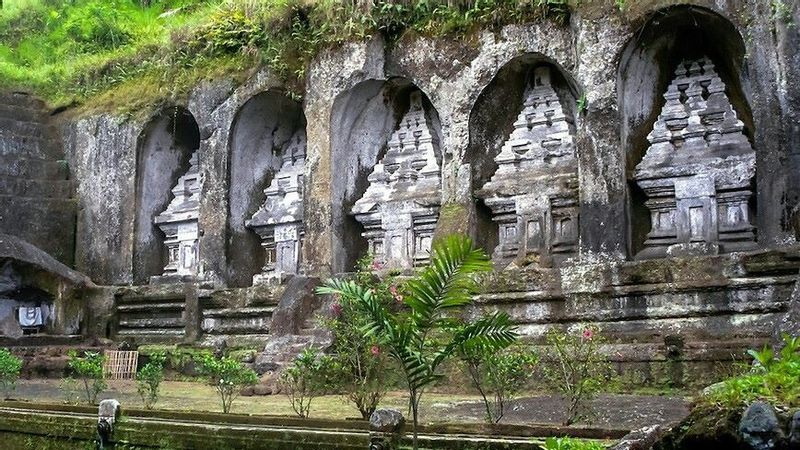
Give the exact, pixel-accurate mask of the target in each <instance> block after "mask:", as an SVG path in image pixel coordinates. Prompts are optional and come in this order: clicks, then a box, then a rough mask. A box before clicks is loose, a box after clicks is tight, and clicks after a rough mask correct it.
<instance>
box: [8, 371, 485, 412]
mask: <svg viewBox="0 0 800 450" xmlns="http://www.w3.org/2000/svg"><path fill="white" fill-rule="evenodd" d="M67 396H68V397H69V401H70V403H76V402H78V401H80V396H79V392H78V391H77V386H75V390H71V393H70V394H69V395H65V393H64V392H63V391H62V389H61V382H60V381H59V380H20V381H19V383H18V385H17V391H16V394H15V397H17V398H19V399H21V400H30V401H35V402H55V403H61V402H66V401H67V398H66V397H67ZM101 398H116V399H117V400H119V401H120V402H121V403H122V405H123V407H125V406H126V405H127V406H129V407H134V408H141V407H143V404H142V401H141V399H140V398H139V396H138V394H137V393H136V384H135V383H134V382H132V381H110V382H109V389H108V390H107V391H106V392H104V393H103V394H101ZM475 401H479V398H478V397H477V396H473V395H453V394H437V393H430V394H426V395H425V396H424V397H423V405H422V412H423V417H425V418H427V419H426V420H430V421H437V420H439V421H440V420H442V418H443V417H444V415H443V414H441V413H442V412H443V411H444V410H445V409H447V407H449V406H451V405H455V404H459V403H464V402H475ZM406 402H407V400H406V397H405V394H404V393H403V392H390V393H389V394H388V395H387V396H386V398H385V399H384V401H383V402H382V404H381V406H382V407H388V408H395V409H398V410H400V411H405V410H406V405H407V403H406ZM156 407H157V408H158V409H167V410H182V411H213V412H221V411H222V407H221V405H220V401H219V397H218V396H217V393H216V392H215V391H214V389H213V388H212V387H211V386H208V385H206V384H204V383H200V382H188V381H165V382H163V384H162V389H161V399H160V400H159V402H158V404H157V406H156ZM232 412H234V413H237V414H270V415H288V416H291V415H294V411H292V407H291V405H290V404H289V399H288V397H287V396H286V395H283V394H279V395H268V396H254V397H239V398H238V399H236V401H234V403H233V411H232ZM359 416H360V415H359V413H358V410H357V409H356V408H355V407H353V406H351V405H350V404H349V403H347V402H345V401H344V398H343V397H342V396H340V395H327V396H324V397H319V398H317V399H315V400H314V402H313V403H312V407H311V417H318V418H331V419H345V418H349V417H359Z"/></svg>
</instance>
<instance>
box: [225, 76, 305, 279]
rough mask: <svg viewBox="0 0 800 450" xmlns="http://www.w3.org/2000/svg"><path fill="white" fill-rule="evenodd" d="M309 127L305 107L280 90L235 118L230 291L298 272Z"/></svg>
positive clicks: (256, 98) (250, 102)
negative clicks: (303, 178) (307, 132)
mask: <svg viewBox="0 0 800 450" xmlns="http://www.w3.org/2000/svg"><path fill="white" fill-rule="evenodd" d="M305 127H306V121H305V117H304V115H303V108H302V106H301V104H300V103H299V102H297V101H295V100H292V99H291V98H289V97H288V96H287V94H286V93H285V92H283V91H279V90H275V89H270V90H267V91H264V92H261V93H259V94H257V95H255V96H253V97H252V98H250V99H249V100H247V102H245V103H244V105H243V106H242V107H241V108H240V109H239V111H238V112H237V114H236V117H235V118H234V122H233V126H232V127H231V133H230V148H229V155H230V158H229V167H230V172H229V178H228V179H229V183H228V184H229V189H228V219H227V223H228V226H227V228H228V229H227V242H226V247H225V252H226V261H227V269H226V271H227V275H226V278H227V284H228V286H230V287H247V286H250V285H251V284H253V283H260V282H265V281H279V280H280V279H281V278H284V277H285V276H286V275H291V274H296V273H298V269H299V267H298V264H299V263H300V259H299V258H300V248H301V247H300V239H301V238H302V235H303V232H304V231H303V226H302V218H303V200H302V195H303V192H302V190H303V180H302V176H303V167H304V161H305V153H306V150H305V146H306V144H305V140H306V136H305ZM291 224H294V225H291ZM290 229H291V230H293V231H290ZM290 249H291V251H290Z"/></svg>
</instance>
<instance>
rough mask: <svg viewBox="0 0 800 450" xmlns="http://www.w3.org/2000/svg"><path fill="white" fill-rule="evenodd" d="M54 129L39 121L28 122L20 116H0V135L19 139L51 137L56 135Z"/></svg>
mask: <svg viewBox="0 0 800 450" xmlns="http://www.w3.org/2000/svg"><path fill="white" fill-rule="evenodd" d="M56 133H57V131H56V129H55V128H54V127H53V126H51V125H46V124H43V123H41V122H29V121H26V120H22V118H19V119H17V118H9V117H0V136H5V137H10V138H12V139H13V138H16V137H19V138H21V139H24V138H31V137H32V138H40V139H51V138H52V137H54V136H56Z"/></svg>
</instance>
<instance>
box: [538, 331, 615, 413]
mask: <svg viewBox="0 0 800 450" xmlns="http://www.w3.org/2000/svg"><path fill="white" fill-rule="evenodd" d="M604 342H605V340H604V339H603V337H602V336H601V335H600V329H599V328H598V327H597V326H596V325H592V324H588V325H583V326H580V327H579V328H578V329H577V330H566V331H563V330H559V329H552V330H550V331H549V332H548V333H547V344H548V348H547V350H546V353H545V355H544V356H545V359H546V361H543V364H542V365H541V368H542V372H543V375H544V379H545V381H547V383H548V384H549V385H550V386H551V387H552V388H553V389H555V390H557V391H558V392H560V393H561V395H562V396H563V397H564V401H565V402H566V415H565V419H564V425H570V424H572V423H575V422H577V421H579V420H590V419H591V417H592V409H591V404H592V399H594V398H595V397H596V396H597V393H598V392H599V391H600V390H601V389H602V387H603V385H604V384H605V383H606V382H607V381H608V379H609V378H610V377H611V365H610V364H609V362H608V358H607V357H606V356H605V354H604V353H603V352H602V351H601V346H602V345H603V343H604Z"/></svg>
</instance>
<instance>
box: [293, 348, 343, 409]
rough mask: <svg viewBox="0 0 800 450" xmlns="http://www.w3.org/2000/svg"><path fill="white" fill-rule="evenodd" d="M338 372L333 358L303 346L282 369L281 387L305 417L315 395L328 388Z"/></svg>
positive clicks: (334, 380) (326, 391) (330, 388)
mask: <svg viewBox="0 0 800 450" xmlns="http://www.w3.org/2000/svg"><path fill="white" fill-rule="evenodd" d="M339 374H340V370H339V367H338V366H337V364H336V361H335V360H334V359H333V358H331V357H330V356H328V355H323V354H321V353H319V352H318V351H316V350H313V349H306V350H303V351H302V352H301V353H300V354H299V355H297V357H296V358H295V360H294V361H293V362H292V364H291V365H289V367H287V368H286V369H284V371H283V372H282V373H281V378H280V380H281V387H282V390H283V392H284V393H285V394H286V395H287V396H288V397H289V402H290V403H291V405H292V410H294V412H295V414H297V415H298V416H299V417H302V418H306V417H308V415H309V413H310V412H311V402H312V401H313V400H314V398H315V397H319V396H320V395H325V394H327V393H329V392H331V391H332V390H333V388H334V386H336V385H337V383H338V381H337V377H338V375H339Z"/></svg>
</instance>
